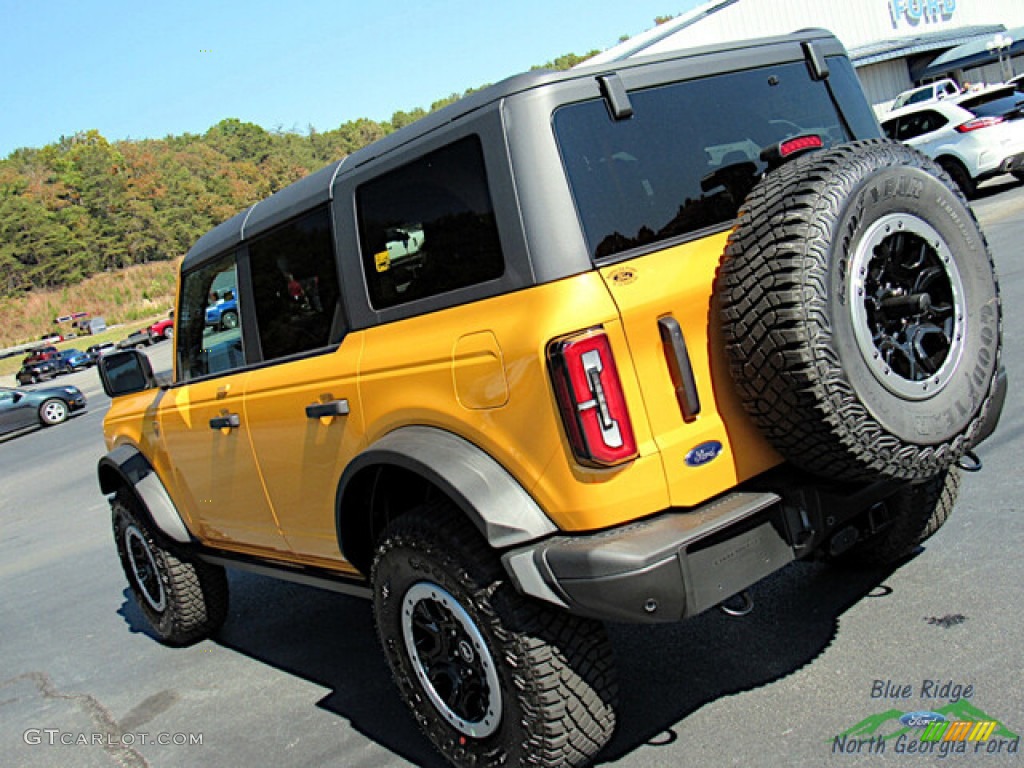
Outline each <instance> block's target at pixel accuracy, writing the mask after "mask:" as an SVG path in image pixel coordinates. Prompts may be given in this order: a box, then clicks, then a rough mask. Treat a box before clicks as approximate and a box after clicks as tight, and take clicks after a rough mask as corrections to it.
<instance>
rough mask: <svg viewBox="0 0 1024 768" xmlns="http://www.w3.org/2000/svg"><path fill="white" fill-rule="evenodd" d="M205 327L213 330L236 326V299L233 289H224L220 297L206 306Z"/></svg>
mask: <svg viewBox="0 0 1024 768" xmlns="http://www.w3.org/2000/svg"><path fill="white" fill-rule="evenodd" d="M206 327H207V328H210V329H212V330H215V331H227V330H231V329H233V328H237V327H238V300H237V299H236V298H235V294H234V292H233V291H226V292H225V293H224V295H223V297H222V298H218V299H215V301H214V303H213V304H210V305H209V306H207V307H206Z"/></svg>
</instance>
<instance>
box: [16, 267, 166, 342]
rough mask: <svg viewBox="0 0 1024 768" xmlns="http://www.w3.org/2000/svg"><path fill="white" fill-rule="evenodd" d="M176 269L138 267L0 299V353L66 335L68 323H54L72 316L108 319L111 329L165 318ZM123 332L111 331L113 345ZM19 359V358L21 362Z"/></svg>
mask: <svg viewBox="0 0 1024 768" xmlns="http://www.w3.org/2000/svg"><path fill="white" fill-rule="evenodd" d="M179 264H180V261H178V260H175V261H159V262H152V263H150V264H140V265H139V266H136V267H129V268H128V269H124V270H121V271H119V272H105V273H103V274H99V275H94V276H93V277H90V278H89V279H88V280H85V281H84V282H82V283H79V284H77V285H73V286H69V287H66V288H60V289H57V290H52V291H31V292H29V293H26V294H24V295H22V296H18V297H15V298H6V299H0V349H3V348H6V347H13V346H16V345H19V344H25V343H27V342H31V341H36V340H38V339H39V338H40V337H42V336H44V335H46V334H52V333H63V334H64V335H67V332H68V331H69V330H70V324H57V323H54V319H55V318H56V317H59V316H62V315H70V314H71V313H73V312H88V313H89V314H90V315H92V316H93V317H103V318H106V321H107V325H110V326H114V325H124V324H128V323H138V324H140V325H145V324H151V323H153V322H155V321H156V320H158V319H160V318H162V317H167V312H168V310H170V309H171V307H173V306H174V296H175V292H176V291H177V284H178V266H179ZM121 330H123V329H118V331H115V338H114V339H113V341H117V340H118V339H121V338H123V336H118V335H116V334H117V333H119V332H120V331H121ZM125 335H127V331H125ZM93 343H95V342H93V341H90V342H89V343H88V344H85V346H89V344H93ZM58 346H60V345H58ZM72 346H77V345H76V344H72ZM61 348H63V347H61ZM23 357H24V355H21V356H20V357H18V360H19V362H20V360H21V359H22V358H23Z"/></svg>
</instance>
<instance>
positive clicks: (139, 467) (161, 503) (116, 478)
mask: <svg viewBox="0 0 1024 768" xmlns="http://www.w3.org/2000/svg"><path fill="white" fill-rule="evenodd" d="M96 472H97V478H98V480H99V485H100V491H102V492H103V494H104V495H105V496H111V495H113V494H116V493H126V494H128V496H129V498H130V499H131V500H132V501H133V502H134V508H135V511H136V513H137V514H138V515H140V516H142V517H143V518H144V522H145V523H146V524H147V525H149V526H150V529H151V531H152V534H153V537H154V538H155V539H156V540H157V542H158V543H159V544H160V546H162V547H165V548H167V549H171V550H185V549H190V548H191V545H193V544H194V543H195V539H194V538H193V536H192V534H191V532H190V531H189V530H188V527H187V526H186V525H185V522H184V521H183V520H182V518H181V515H180V514H179V513H178V510H177V507H176V506H175V505H174V502H173V501H172V500H171V496H170V494H169V493H168V492H167V489H166V487H164V484H163V481H161V480H160V477H159V476H158V475H157V473H156V470H155V469H153V466H152V464H150V462H149V460H148V459H147V458H146V457H145V455H144V454H143V453H142V452H141V451H140V450H139V449H138V448H137V447H135V446H133V445H130V444H123V445H120V446H117V447H116V448H114V449H113V450H112V451H110V452H109V453H107V454H106V455H105V456H103V457H102V458H101V459H100V460H99V463H98V464H97V467H96Z"/></svg>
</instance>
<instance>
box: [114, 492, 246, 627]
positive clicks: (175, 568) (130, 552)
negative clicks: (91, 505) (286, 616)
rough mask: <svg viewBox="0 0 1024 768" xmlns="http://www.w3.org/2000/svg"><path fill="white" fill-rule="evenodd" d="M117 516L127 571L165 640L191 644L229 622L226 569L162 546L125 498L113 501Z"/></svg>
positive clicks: (118, 540) (120, 548) (116, 531)
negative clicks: (226, 621) (225, 621)
mask: <svg viewBox="0 0 1024 768" xmlns="http://www.w3.org/2000/svg"><path fill="white" fill-rule="evenodd" d="M111 512H112V516H113V526H114V542H115V544H116V545H117V554H118V557H119V558H120V559H121V567H122V568H123V569H124V573H125V576H127V577H128V584H129V586H130V587H131V590H132V593H133V594H134V595H135V599H136V602H137V603H138V605H139V608H140V609H141V610H142V613H143V614H144V615H145V617H146V619H147V620H148V621H149V623H150V625H151V626H152V627H153V630H154V631H155V632H156V634H157V635H158V636H159V638H160V640H162V641H163V642H165V643H167V644H168V645H187V644H190V643H194V642H197V641H199V640H202V639H204V638H206V637H209V636H210V635H212V634H213V633H214V632H216V631H217V630H218V629H219V628H220V626H221V625H222V624H223V623H224V619H225V618H226V617H227V609H228V582H227V576H226V574H225V573H224V569H223V568H221V567H220V566H215V565H210V564H209V563H204V562H202V561H200V560H194V559H191V558H189V557H187V556H184V555H180V554H175V553H173V552H171V551H169V550H168V549H166V548H165V547H162V546H160V544H158V543H157V541H156V539H155V537H154V536H153V533H152V531H151V530H150V529H149V527H148V525H147V524H146V523H145V522H143V520H142V518H141V517H140V516H139V515H138V514H137V513H136V512H135V510H134V508H133V503H132V501H131V500H129V499H127V498H125V497H123V496H122V495H121V494H119V495H118V496H116V497H115V498H114V500H113V502H111Z"/></svg>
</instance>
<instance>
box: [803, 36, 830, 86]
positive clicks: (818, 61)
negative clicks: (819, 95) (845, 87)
mask: <svg viewBox="0 0 1024 768" xmlns="http://www.w3.org/2000/svg"><path fill="white" fill-rule="evenodd" d="M801 47H802V48H803V49H804V60H805V61H806V62H807V69H809V70H810V71H811V77H812V78H813V79H815V80H826V79H828V62H827V61H825V57H824V56H823V55H822V53H821V51H820V50H819V48H818V46H817V45H815V44H814V43H812V42H810V41H805V42H803V43H801Z"/></svg>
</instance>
